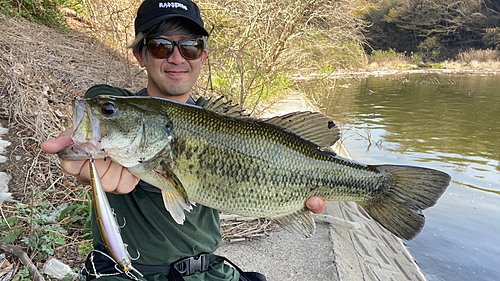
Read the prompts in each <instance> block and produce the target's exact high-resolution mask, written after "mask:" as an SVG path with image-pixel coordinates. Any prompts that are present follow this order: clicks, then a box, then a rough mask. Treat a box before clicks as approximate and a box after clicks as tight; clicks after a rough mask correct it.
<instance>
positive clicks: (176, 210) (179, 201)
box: [160, 162, 193, 224]
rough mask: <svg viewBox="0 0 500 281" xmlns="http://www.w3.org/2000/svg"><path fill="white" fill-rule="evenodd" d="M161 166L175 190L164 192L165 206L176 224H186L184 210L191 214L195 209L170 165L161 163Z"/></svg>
mask: <svg viewBox="0 0 500 281" xmlns="http://www.w3.org/2000/svg"><path fill="white" fill-rule="evenodd" d="M160 165H161V167H162V169H163V176H164V177H165V178H166V180H167V181H168V182H170V184H171V185H172V187H173V188H174V190H173V191H167V190H162V192H161V194H162V197H163V204H164V205H165V208H166V209H167V210H168V212H169V213H170V215H171V216H172V218H173V219H174V220H175V222H177V223H178V224H184V220H185V218H186V216H185V215H184V210H187V211H188V212H189V211H191V210H192V209H193V207H192V206H191V201H190V200H189V196H188V194H187V192H186V190H185V189H184V186H183V185H182V182H181V181H180V180H179V178H178V177H177V176H176V175H175V174H174V173H173V172H172V170H171V169H170V167H169V166H168V163H166V162H161V163H160Z"/></svg>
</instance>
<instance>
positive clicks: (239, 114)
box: [203, 97, 249, 118]
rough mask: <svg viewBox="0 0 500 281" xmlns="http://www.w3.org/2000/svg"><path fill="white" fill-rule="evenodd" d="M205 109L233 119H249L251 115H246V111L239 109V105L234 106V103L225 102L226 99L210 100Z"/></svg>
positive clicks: (204, 106)
mask: <svg viewBox="0 0 500 281" xmlns="http://www.w3.org/2000/svg"><path fill="white" fill-rule="evenodd" d="M203 108H204V109H206V110H210V111H212V112H215V113H217V114H219V115H223V116H227V117H233V118H248V116H249V114H246V113H244V110H242V109H240V108H239V105H238V104H233V102H232V101H224V97H220V98H218V99H215V100H213V99H209V100H208V101H207V102H206V103H205V105H203Z"/></svg>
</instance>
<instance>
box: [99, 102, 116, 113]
mask: <svg viewBox="0 0 500 281" xmlns="http://www.w3.org/2000/svg"><path fill="white" fill-rule="evenodd" d="M117 110H118V108H117V107H116V105H115V104H114V103H112V102H110V101H108V102H105V103H103V104H102V105H101V112H102V114H104V115H113V114H114V113H115V112H116V111H117Z"/></svg>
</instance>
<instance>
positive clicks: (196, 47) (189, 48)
mask: <svg viewBox="0 0 500 281" xmlns="http://www.w3.org/2000/svg"><path fill="white" fill-rule="evenodd" d="M179 47H180V50H181V53H182V55H183V56H184V57H185V58H186V59H192V60H194V59H198V58H199V57H201V54H202V53H203V41H202V40H185V41H181V42H179Z"/></svg>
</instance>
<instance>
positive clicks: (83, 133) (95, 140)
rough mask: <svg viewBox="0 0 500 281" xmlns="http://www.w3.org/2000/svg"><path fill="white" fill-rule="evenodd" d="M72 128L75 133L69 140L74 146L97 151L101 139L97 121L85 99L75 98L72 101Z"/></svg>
mask: <svg viewBox="0 0 500 281" xmlns="http://www.w3.org/2000/svg"><path fill="white" fill-rule="evenodd" d="M73 128H74V129H75V131H74V132H73V135H72V136H71V139H72V140H73V142H74V143H75V144H77V145H85V146H86V147H93V148H95V149H96V150H97V149H98V144H99V142H100V139H101V134H100V130H99V120H98V119H97V118H96V116H95V115H94V114H93V113H92V110H91V109H90V106H89V104H88V102H87V101H86V100H85V99H80V98H76V99H75V100H74V101H73Z"/></svg>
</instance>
